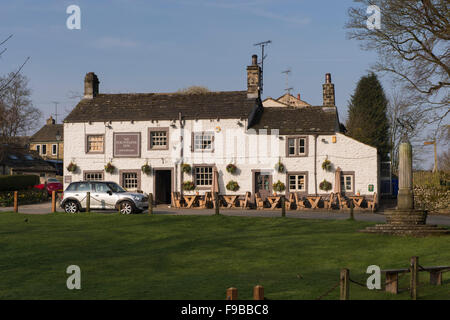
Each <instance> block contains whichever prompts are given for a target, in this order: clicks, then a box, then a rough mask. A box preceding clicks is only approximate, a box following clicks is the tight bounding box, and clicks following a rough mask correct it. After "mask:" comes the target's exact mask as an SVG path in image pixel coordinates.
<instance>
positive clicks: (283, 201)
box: [281, 196, 286, 218]
mask: <svg viewBox="0 0 450 320" xmlns="http://www.w3.org/2000/svg"><path fill="white" fill-rule="evenodd" d="M285 204H286V198H285V197H284V196H281V216H282V217H283V218H284V217H286V205H285Z"/></svg>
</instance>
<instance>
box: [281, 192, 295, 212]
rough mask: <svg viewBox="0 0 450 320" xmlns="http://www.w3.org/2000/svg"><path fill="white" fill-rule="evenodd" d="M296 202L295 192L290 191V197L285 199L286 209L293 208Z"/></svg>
mask: <svg viewBox="0 0 450 320" xmlns="http://www.w3.org/2000/svg"><path fill="white" fill-rule="evenodd" d="M294 203H295V200H294V194H293V193H289V198H288V199H285V200H284V206H285V208H286V210H291V208H292V205H293V204H294Z"/></svg>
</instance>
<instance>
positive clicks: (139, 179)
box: [119, 169, 141, 191]
mask: <svg viewBox="0 0 450 320" xmlns="http://www.w3.org/2000/svg"><path fill="white" fill-rule="evenodd" d="M124 173H136V176H137V187H136V190H141V170H138V169H130V170H119V185H120V186H121V187H122V188H124V189H125V190H127V188H125V186H124V185H123V183H124V181H123V174H124ZM127 191H128V190H127Z"/></svg>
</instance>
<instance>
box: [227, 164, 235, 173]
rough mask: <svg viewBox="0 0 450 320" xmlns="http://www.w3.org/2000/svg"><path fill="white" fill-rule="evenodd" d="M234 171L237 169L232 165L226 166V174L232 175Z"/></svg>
mask: <svg viewBox="0 0 450 320" xmlns="http://www.w3.org/2000/svg"><path fill="white" fill-rule="evenodd" d="M236 170H237V167H236V166H235V165H234V164H232V163H230V164H229V165H227V172H229V173H231V174H234V173H235V172H236Z"/></svg>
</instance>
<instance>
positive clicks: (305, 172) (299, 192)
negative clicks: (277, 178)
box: [286, 171, 308, 196]
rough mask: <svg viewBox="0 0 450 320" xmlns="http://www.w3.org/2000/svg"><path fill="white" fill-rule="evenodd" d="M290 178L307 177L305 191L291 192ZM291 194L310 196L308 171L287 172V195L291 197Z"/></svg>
mask: <svg viewBox="0 0 450 320" xmlns="http://www.w3.org/2000/svg"><path fill="white" fill-rule="evenodd" d="M290 176H304V177H305V189H304V190H294V191H291V189H290V185H289V177H290ZM297 179H298V178H297ZM296 183H297V182H296ZM290 193H298V194H302V195H307V194H308V171H288V172H286V194H287V196H289V194H290Z"/></svg>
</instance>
